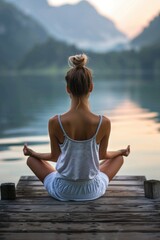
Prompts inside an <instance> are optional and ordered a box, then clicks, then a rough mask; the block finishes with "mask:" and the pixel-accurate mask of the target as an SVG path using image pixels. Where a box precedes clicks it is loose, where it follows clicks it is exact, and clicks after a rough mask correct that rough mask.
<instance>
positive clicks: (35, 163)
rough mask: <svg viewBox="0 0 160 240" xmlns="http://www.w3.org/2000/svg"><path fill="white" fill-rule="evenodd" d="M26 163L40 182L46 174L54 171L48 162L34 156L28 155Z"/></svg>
mask: <svg viewBox="0 0 160 240" xmlns="http://www.w3.org/2000/svg"><path fill="white" fill-rule="evenodd" d="M27 165H28V167H29V168H30V169H31V170H32V172H34V174H35V175H36V176H37V177H38V178H39V180H40V181H41V182H43V181H44V179H45V177H46V176H47V175H48V174H50V173H51V172H54V171H55V168H54V167H53V166H51V165H50V164H49V163H48V162H46V161H43V160H39V159H37V158H34V157H28V159H27Z"/></svg>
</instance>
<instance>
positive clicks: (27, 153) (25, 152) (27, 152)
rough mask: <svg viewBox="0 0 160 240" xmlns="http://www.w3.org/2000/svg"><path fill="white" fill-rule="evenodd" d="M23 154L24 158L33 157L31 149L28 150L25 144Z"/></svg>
mask: <svg viewBox="0 0 160 240" xmlns="http://www.w3.org/2000/svg"><path fill="white" fill-rule="evenodd" d="M23 153H24V155H25V156H33V154H34V151H33V150H32V149H31V148H28V146H27V144H24V147H23Z"/></svg>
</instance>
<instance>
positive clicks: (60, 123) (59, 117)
mask: <svg viewBox="0 0 160 240" xmlns="http://www.w3.org/2000/svg"><path fill="white" fill-rule="evenodd" d="M58 122H59V125H60V127H61V129H62V132H63V134H64V135H65V136H67V134H66V132H65V130H64V128H63V125H62V122H61V115H58Z"/></svg>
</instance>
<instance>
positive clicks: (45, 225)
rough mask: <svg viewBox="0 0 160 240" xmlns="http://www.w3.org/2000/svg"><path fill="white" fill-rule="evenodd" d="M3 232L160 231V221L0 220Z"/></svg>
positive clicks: (0, 227)
mask: <svg viewBox="0 0 160 240" xmlns="http://www.w3.org/2000/svg"><path fill="white" fill-rule="evenodd" d="M0 229H1V230H0V231H1V232H7V233H8V232H36V231H39V232H48V233H55V232H57V233H58V232H61V233H62V232H74V233H75V232H78V233H81V232H83V233H84V232H93V231H94V232H104V233H105V232H119V231H121V232H134V231H135V232H151V231H152V232H160V222H157V223H151V222H149V223H148V222H146V223H145V224H144V223H141V222H138V223H137V222H132V224H130V223H128V222H122V223H114V222H112V223H110V222H107V224H106V223H104V222H98V224H97V223H96V222H83V223H82V222H81V224H79V223H78V222H77V223H71V222H65V223H56V222H38V221H37V222H17V223H15V222H0Z"/></svg>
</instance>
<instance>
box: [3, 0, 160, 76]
mask: <svg viewBox="0 0 160 240" xmlns="http://www.w3.org/2000/svg"><path fill="white" fill-rule="evenodd" d="M159 25H160V15H158V16H157V17H156V18H155V19H153V20H152V21H151V23H150V24H149V26H148V27H147V28H145V29H144V31H143V32H142V33H141V34H140V35H139V36H137V37H136V38H135V39H134V40H133V41H132V43H131V44H132V45H134V46H135V47H133V48H132V49H130V50H122V51H118V52H117V51H110V52H104V53H97V52H92V51H89V50H88V51H87V50H83V49H78V48H77V47H76V46H74V45H71V44H68V43H65V42H63V41H60V40H56V39H55V38H53V37H51V36H49V34H48V33H47V31H46V29H44V27H42V26H41V24H39V23H38V22H37V21H36V20H35V19H32V17H30V16H27V15H26V14H25V13H23V12H21V10H19V9H17V8H16V7H15V6H14V5H12V4H10V3H6V2H5V1H4V0H1V2H0V69H1V71H4V70H8V69H9V70H11V69H12V70H15V71H19V72H27V71H28V72H34V71H36V72H38V71H41V72H42V71H45V73H47V72H55V73H60V72H63V71H64V70H65V69H66V68H67V58H68V56H70V55H73V54H77V53H83V52H85V53H87V54H88V56H89V67H90V68H92V69H93V70H94V72H95V74H96V73H97V74H102V75H105V74H109V73H110V74H115V72H117V73H124V74H126V73H130V72H131V73H132V74H133V73H134V74H141V73H143V72H144V71H145V72H148V73H153V74H157V73H159V71H160V57H159V56H160V35H159ZM147 36H150V37H148V38H147ZM146 38H147V39H148V43H147V44H146ZM142 43H143V44H142ZM52 69H54V71H52Z"/></svg>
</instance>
